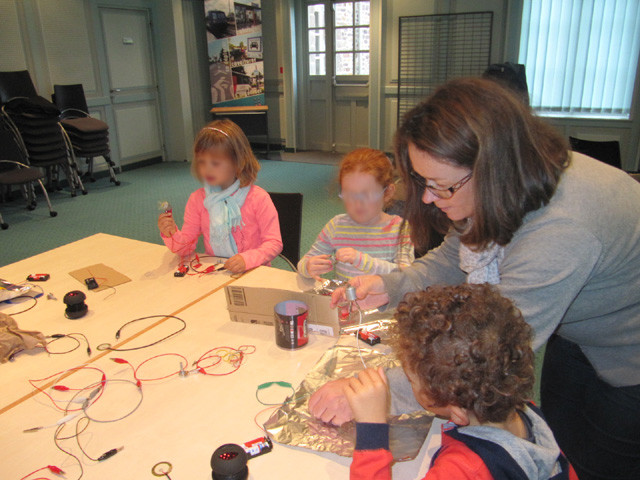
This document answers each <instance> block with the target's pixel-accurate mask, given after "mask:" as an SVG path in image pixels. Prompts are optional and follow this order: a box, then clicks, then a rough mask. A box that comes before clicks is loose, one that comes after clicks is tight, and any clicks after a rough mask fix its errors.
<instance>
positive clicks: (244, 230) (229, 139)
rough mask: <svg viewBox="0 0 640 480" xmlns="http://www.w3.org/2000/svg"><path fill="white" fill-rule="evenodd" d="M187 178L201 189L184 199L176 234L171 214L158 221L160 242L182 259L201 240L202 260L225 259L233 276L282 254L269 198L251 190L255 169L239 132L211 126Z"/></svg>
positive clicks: (228, 124)
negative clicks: (204, 254)
mask: <svg viewBox="0 0 640 480" xmlns="http://www.w3.org/2000/svg"><path fill="white" fill-rule="evenodd" d="M193 153H194V156H193V162H192V164H191V172H192V173H193V175H194V176H195V177H196V178H197V179H198V180H199V181H201V182H202V183H203V188H200V189H198V190H196V191H195V192H193V193H192V194H191V196H190V197H189V201H188V202H187V206H186V208H185V212H184V224H183V226H182V230H179V229H178V227H177V225H176V223H175V222H174V221H173V215H172V213H171V212H169V213H162V214H160V217H159V218H158V228H159V230H160V236H161V237H162V239H163V240H164V243H165V245H166V246H167V247H169V250H171V251H172V252H174V253H177V254H179V255H181V256H183V257H186V256H188V255H190V254H191V253H192V252H193V251H194V250H195V248H196V243H197V241H198V238H199V237H200V235H203V236H204V245H205V250H206V252H207V254H209V255H215V256H217V257H228V260H227V261H226V262H225V264H224V266H225V268H226V269H227V270H229V271H231V272H233V273H241V272H244V271H245V270H248V269H251V268H254V267H257V266H258V265H268V264H269V262H270V261H271V260H273V259H274V258H275V257H277V256H278V254H279V253H280V252H281V251H282V238H281V236H280V226H279V223H278V213H277V212H276V208H275V206H274V205H273V202H272V201H271V197H270V196H269V194H268V193H267V192H266V191H265V190H263V189H262V188H260V187H258V186H257V185H254V184H253V182H254V181H255V179H256V176H257V174H258V171H259V170H260V164H259V163H258V160H257V159H256V157H255V156H254V155H253V152H252V151H251V147H250V146H249V141H248V140H247V137H246V136H245V134H244V133H243V132H242V130H241V129H240V127H238V126H237V125H236V124H235V123H233V122H232V121H230V120H216V121H214V122H211V123H210V124H208V125H207V126H206V127H204V128H203V129H202V130H200V132H199V133H198V135H197V136H196V139H195V141H194V146H193Z"/></svg>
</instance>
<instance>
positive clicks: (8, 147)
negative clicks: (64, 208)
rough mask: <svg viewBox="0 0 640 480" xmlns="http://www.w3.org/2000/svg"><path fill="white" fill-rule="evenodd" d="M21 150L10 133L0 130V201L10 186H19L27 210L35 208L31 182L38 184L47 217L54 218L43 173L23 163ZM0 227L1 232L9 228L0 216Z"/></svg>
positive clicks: (54, 214) (54, 213)
mask: <svg viewBox="0 0 640 480" xmlns="http://www.w3.org/2000/svg"><path fill="white" fill-rule="evenodd" d="M25 161H26V159H24V158H23V156H22V149H21V148H20V147H19V145H18V143H17V142H16V140H15V137H14V135H13V133H12V132H10V131H8V130H4V129H2V128H0V187H1V188H2V199H3V201H4V200H5V191H6V190H7V189H9V188H10V187H11V186H12V185H20V187H21V188H22V194H23V196H24V197H25V200H26V202H27V208H28V209H29V210H34V209H35V208H36V199H35V191H34V189H33V182H38V183H39V184H40V186H41V187H42V191H43V192H44V198H45V199H46V201H47V205H48V206H49V215H51V216H52V217H55V216H56V215H57V212H55V211H53V210H52V208H51V202H50V200H49V195H48V194H47V190H46V189H45V188H44V185H43V184H42V179H43V178H45V175H44V173H43V172H42V170H40V169H39V168H32V167H29V165H27V164H25V163H24V162H25ZM0 226H1V227H2V229H3V230H6V229H7V228H9V225H8V224H6V223H5V222H4V220H3V219H2V215H0Z"/></svg>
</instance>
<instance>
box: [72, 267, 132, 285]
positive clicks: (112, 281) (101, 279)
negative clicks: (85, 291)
mask: <svg viewBox="0 0 640 480" xmlns="http://www.w3.org/2000/svg"><path fill="white" fill-rule="evenodd" d="M69 275H71V276H72V277H73V278H75V279H76V280H78V281H79V282H80V283H81V284H82V285H83V286H86V284H85V283H84V280H85V278H89V277H93V278H95V279H96V282H98V288H96V289H94V290H93V291H94V292H100V291H102V290H104V289H106V288H109V287H116V286H118V285H122V284H123V283H127V282H130V281H131V279H130V278H129V277H127V276H126V275H123V274H122V273H120V272H117V271H115V270H114V269H113V268H111V267H107V266H106V265H105V264H103V263H96V264H95V265H90V266H88V267H84V268H81V269H80V270H74V271H73V272H69Z"/></svg>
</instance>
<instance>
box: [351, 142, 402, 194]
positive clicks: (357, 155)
mask: <svg viewBox="0 0 640 480" xmlns="http://www.w3.org/2000/svg"><path fill="white" fill-rule="evenodd" d="M353 172H362V173H369V174H371V175H373V178H375V179H376V182H378V183H379V184H380V186H381V187H383V188H384V187H387V186H389V185H391V184H392V183H393V167H392V165H391V161H389V158H388V157H387V156H386V155H385V153H384V152H382V151H380V150H375V149H373V148H358V149H356V150H354V151H352V152H349V153H347V154H346V155H345V157H344V158H343V159H342V162H340V173H339V174H338V181H339V182H340V185H341V186H342V179H343V178H344V176H345V175H346V174H348V173H353Z"/></svg>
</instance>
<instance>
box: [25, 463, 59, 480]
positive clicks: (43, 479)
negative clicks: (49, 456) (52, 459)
mask: <svg viewBox="0 0 640 480" xmlns="http://www.w3.org/2000/svg"><path fill="white" fill-rule="evenodd" d="M42 470H49V471H50V472H51V473H55V474H56V475H62V474H64V472H63V471H62V469H61V468H60V467H56V466H55V465H47V466H46V467H42V468H39V469H37V470H34V471H33V472H31V473H29V474H27V475H25V476H24V477H22V478H21V479H20V480H25V478H29V477H30V476H31V475H33V474H34V473H38V472H41V471H42ZM32 480H50V479H49V478H48V477H38V478H34V479H32Z"/></svg>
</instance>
